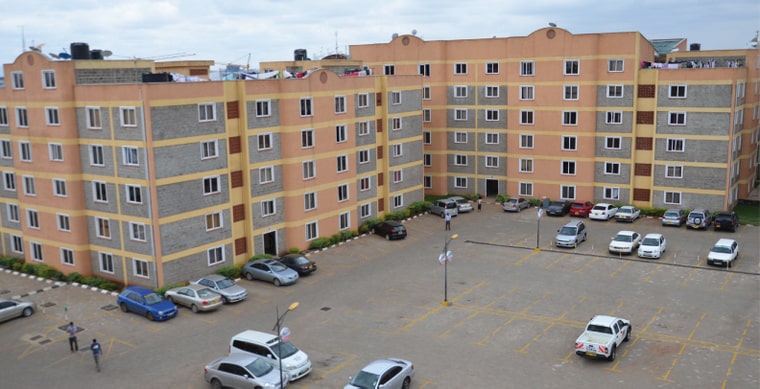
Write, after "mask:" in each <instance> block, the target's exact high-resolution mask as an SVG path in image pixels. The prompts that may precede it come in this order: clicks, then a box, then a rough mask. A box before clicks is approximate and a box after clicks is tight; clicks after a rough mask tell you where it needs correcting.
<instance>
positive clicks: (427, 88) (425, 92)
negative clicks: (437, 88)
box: [422, 85, 432, 100]
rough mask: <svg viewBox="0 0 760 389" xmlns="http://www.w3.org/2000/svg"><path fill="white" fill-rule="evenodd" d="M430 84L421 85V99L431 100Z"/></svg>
mask: <svg viewBox="0 0 760 389" xmlns="http://www.w3.org/2000/svg"><path fill="white" fill-rule="evenodd" d="M431 99H432V97H431V94H430V86H429V85H425V86H423V87H422V100H431Z"/></svg>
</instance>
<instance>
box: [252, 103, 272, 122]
mask: <svg viewBox="0 0 760 389" xmlns="http://www.w3.org/2000/svg"><path fill="white" fill-rule="evenodd" d="M267 116H272V102H271V100H268V99H267V100H256V117H258V118H260V117H267Z"/></svg>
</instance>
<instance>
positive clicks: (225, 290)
mask: <svg viewBox="0 0 760 389" xmlns="http://www.w3.org/2000/svg"><path fill="white" fill-rule="evenodd" d="M191 284H198V285H203V286H205V287H208V288H209V289H211V290H213V291H214V292H216V293H219V294H221V295H222V299H223V300H224V302H225V303H227V304H229V303H234V302H238V301H242V300H245V298H246V297H248V291H247V290H246V289H245V288H243V287H242V286H240V285H238V284H236V283H235V281H232V280H231V279H229V278H227V277H225V276H221V275H219V274H209V275H207V276H204V277H201V278H199V279H197V280H195V281H192V282H191Z"/></svg>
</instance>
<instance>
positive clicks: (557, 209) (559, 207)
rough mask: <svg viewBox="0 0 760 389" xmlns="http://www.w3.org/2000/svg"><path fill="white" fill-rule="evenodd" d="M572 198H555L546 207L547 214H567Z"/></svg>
mask: <svg viewBox="0 0 760 389" xmlns="http://www.w3.org/2000/svg"><path fill="white" fill-rule="evenodd" d="M572 204H573V203H572V202H571V201H570V200H554V201H552V202H551V203H549V206H548V207H547V208H546V214H547V215H551V216H565V215H567V214H568V213H569V212H570V206H571V205H572Z"/></svg>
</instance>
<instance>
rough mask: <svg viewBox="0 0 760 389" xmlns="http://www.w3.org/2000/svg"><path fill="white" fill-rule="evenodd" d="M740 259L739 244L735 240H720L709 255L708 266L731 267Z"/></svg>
mask: <svg viewBox="0 0 760 389" xmlns="http://www.w3.org/2000/svg"><path fill="white" fill-rule="evenodd" d="M737 258H739V243H736V241H735V240H733V239H725V238H723V239H718V241H717V242H716V243H715V246H713V248H712V249H710V254H707V264H708V265H720V266H726V267H731V266H733V264H734V262H735V261H736V259H737Z"/></svg>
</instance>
